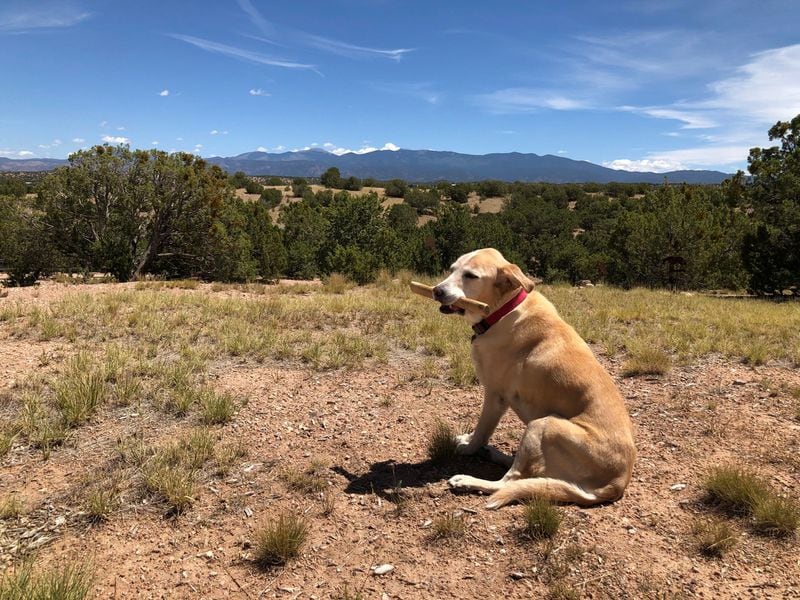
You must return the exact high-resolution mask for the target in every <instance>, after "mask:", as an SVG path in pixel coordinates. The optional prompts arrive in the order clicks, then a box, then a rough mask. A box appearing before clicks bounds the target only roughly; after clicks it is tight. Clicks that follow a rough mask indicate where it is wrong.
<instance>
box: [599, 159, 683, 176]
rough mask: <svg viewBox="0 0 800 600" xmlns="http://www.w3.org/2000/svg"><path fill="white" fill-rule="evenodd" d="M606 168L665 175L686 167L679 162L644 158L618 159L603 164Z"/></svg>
mask: <svg viewBox="0 0 800 600" xmlns="http://www.w3.org/2000/svg"><path fill="white" fill-rule="evenodd" d="M603 166H604V167H608V168H609V169H617V170H619V171H634V172H637V173H641V172H645V171H646V172H652V173H664V172H666V171H678V170H681V169H685V168H686V167H685V166H684V165H683V164H682V163H679V162H675V161H668V160H658V159H649V158H643V159H641V160H631V159H628V158H618V159H617V160H611V161H605V162H603Z"/></svg>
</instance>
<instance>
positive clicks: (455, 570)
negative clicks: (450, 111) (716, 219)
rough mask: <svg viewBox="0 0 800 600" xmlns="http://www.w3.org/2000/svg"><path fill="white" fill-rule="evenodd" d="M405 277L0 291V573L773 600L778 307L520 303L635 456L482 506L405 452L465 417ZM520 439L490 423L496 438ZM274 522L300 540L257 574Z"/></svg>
mask: <svg viewBox="0 0 800 600" xmlns="http://www.w3.org/2000/svg"><path fill="white" fill-rule="evenodd" d="M407 280H408V276H401V277H400V278H399V279H395V280H392V279H391V278H389V277H381V278H379V280H378V283H376V284H374V285H372V286H368V287H364V288H354V287H352V286H351V285H349V284H348V283H347V282H345V281H343V280H342V279H341V278H338V277H335V276H334V277H332V278H331V279H330V280H329V281H327V282H325V283H322V284H320V283H319V282H293V283H290V282H285V283H281V284H279V285H271V286H267V285H260V284H250V285H223V284H202V283H198V282H196V281H182V282H181V281H179V282H159V281H153V282H140V283H131V284H92V285H64V284H55V283H52V282H46V283H44V284H42V285H41V286H39V287H36V288H13V289H8V290H7V292H8V294H7V295H5V296H4V297H0V473H2V476H0V561H2V563H1V564H2V566H3V567H8V566H9V565H18V564H20V561H23V560H25V559H28V560H29V563H30V561H32V564H33V565H34V570H36V569H44V568H46V567H50V568H53V567H55V566H57V565H58V566H63V565H75V566H76V568H79V569H83V570H84V571H86V572H89V573H91V574H92V575H93V577H92V580H91V586H92V589H93V593H94V595H95V596H96V597H98V598H162V597H163V598H253V599H255V598H265V597H268V598H271V597H278V598H320V599H322V598H384V597H387V598H448V597H459V598H487V597H492V598H529V597H550V598H580V597H586V598H634V597H635V598H659V599H662V598H663V599H666V598H690V597H705V598H720V597H737V598H739V597H753V598H773V597H774V598H782V597H791V595H792V594H796V593H797V589H798V587H800V560H798V555H800V552H798V541H797V534H796V533H794V532H793V528H792V527H791V524H792V522H793V521H792V518H793V517H792V515H793V514H794V515H795V517H796V516H797V515H796V513H793V512H792V511H793V510H795V509H796V502H797V501H798V497H800V373H798V366H799V365H800V308H799V307H798V305H797V304H796V303H783V304H773V303H766V302H761V301H753V300H734V299H715V298H707V297H702V296H695V295H689V294H672V293H667V292H654V291H648V290H632V291H629V292H623V291H619V290H615V289H609V288H602V287H597V288H589V289H577V288H568V287H547V286H543V287H542V288H541V291H542V292H543V293H544V294H545V295H546V296H548V297H549V298H550V299H551V300H552V301H553V302H554V304H555V305H556V306H557V308H558V309H559V310H560V312H561V313H562V315H563V316H564V317H565V318H566V319H567V320H568V321H569V322H570V323H572V324H573V325H574V326H575V327H576V329H577V330H578V332H579V333H581V335H583V336H584V337H585V338H586V339H587V340H588V341H589V342H590V344H591V345H592V347H593V349H594V351H595V353H596V354H597V355H598V356H599V357H600V359H601V361H602V362H603V363H604V364H605V365H606V367H607V368H608V369H609V370H610V371H611V373H612V375H613V376H614V378H615V379H616V380H617V381H618V383H619V385H620V388H621V390H622V393H623V396H624V398H625V399H626V402H627V405H628V407H629V410H630V412H631V415H632V417H633V421H634V424H635V427H636V439H637V446H638V451H639V458H638V461H637V465H636V468H635V471H634V479H633V481H632V482H631V485H630V487H629V489H628V492H627V493H626V495H625V497H624V498H623V499H622V500H621V501H619V502H617V503H615V504H611V505H607V506H601V507H597V508H593V509H580V508H577V507H572V506H566V507H561V508H560V509H558V510H559V511H560V512H557V513H555V514H553V513H552V512H551V511H550V509H549V507H546V506H545V507H541V506H530V507H528V506H512V507H507V508H504V509H501V510H500V511H498V512H490V511H486V510H485V509H484V508H483V503H484V500H485V499H484V498H482V497H480V496H478V495H456V494H453V493H452V492H450V491H449V490H448V489H447V486H446V480H447V478H448V477H450V476H451V475H453V474H455V473H457V472H466V473H470V474H474V475H478V476H488V477H499V476H500V475H501V474H502V469H500V467H498V466H496V465H493V464H491V463H489V462H488V461H486V460H484V459H482V458H480V457H478V458H460V457H459V458H446V454H445V455H443V456H445V458H443V459H442V460H438V461H434V460H431V459H429V456H428V444H429V438H430V436H431V435H432V434H433V433H434V432H435V431H436V430H437V428H438V429H439V430H441V429H442V427H444V428H445V429H446V428H448V427H449V428H451V429H453V430H458V429H461V428H463V427H465V426H466V427H468V426H470V425H471V424H474V422H475V420H476V419H477V415H478V412H479V410H480V404H481V397H482V396H481V389H480V387H479V386H478V385H477V384H476V383H475V380H474V372H473V370H472V365H471V362H470V358H469V344H470V343H469V337H470V336H469V334H470V333H471V332H470V331H469V328H468V327H467V326H466V324H465V323H463V321H461V320H459V319H457V318H454V317H444V316H442V315H440V314H439V313H438V311H437V310H436V306H435V305H434V304H433V303H432V302H426V301H425V300H423V299H420V298H419V297H416V296H412V295H411V293H410V292H408V291H407V290H406V283H407ZM521 433H522V428H521V425H520V423H519V421H518V420H517V419H516V417H513V416H512V415H507V416H506V417H505V418H504V419H503V421H502V422H501V424H500V427H499V428H498V431H497V432H496V434H495V436H494V438H493V442H494V443H495V444H496V445H498V446H499V447H500V448H501V449H503V450H505V451H506V452H510V451H513V449H514V445H515V443H516V440H517V439H518V438H519V436H520V434H521ZM727 466H738V467H742V468H744V469H745V470H748V471H752V472H754V473H755V474H756V475H757V477H758V482H757V483H753V484H752V486H751V487H752V488H753V489H754V490H755V491H754V492H752V493H750V494H749V496H746V497H745V499H744V501H743V503H742V504H735V503H734V502H732V501H731V502H729V503H728V504H725V502H727V500H726V501H723V500H724V492H725V490H728V489H729V488H730V487H731V485H730V481H729V480H730V478H731V477H734V479H735V476H736V474H735V473H734V475H730V473H729V472H728V471H724V472H722V473H718V472H715V473H714V474H713V475H714V477H716V479H714V482H715V486H716V487H714V488H713V490H712V491H714V490H716V491H715V492H714V493H715V494H716V496H715V495H713V494H711V492H710V491H709V490H708V489H707V487H710V483H709V478H710V475H712V474H711V473H710V472H711V470H712V469H714V468H715V467H727ZM723 476H727V477H728V479H724V478H723ZM712 479H713V478H712ZM720 481H721V482H722V483H720ZM723 484H724V485H723ZM725 486H727V487H725ZM720 490H722V491H720ZM710 494H711V496H713V497H714V498H716V500H715V501H714V503H713V504H710V503H709V502H708V498H709V497H710ZM769 494H771V495H769ZM754 498H755V499H764V498H766V501H764V502H761V503H760V504H757V503H755V502H751V500H753V499H754ZM765 506H766V507H767V508H764V507H765ZM765 511H767V512H769V514H765ZM775 514H780V515H781V516H782V517H785V519H784V520H783V521H782V523H784V525H786V527H785V528H784V529H780V528H778V527H776V526H775V518H774V516H775ZM290 517H300V519H299V521H300V524H301V525H303V526H305V532H306V533H305V541H304V543H302V544H301V545H300V546H299V549H298V551H297V555H296V556H294V557H290V558H288V562H287V564H286V565H285V566H280V565H277V566H276V565H275V564H274V563H276V562H281V561H282V560H283V558H281V556H283V554H282V553H283V552H284V551H286V555H287V556H289V555H290V554H291V553H290V552H288V551H287V548H289V546H290V545H291V544H289V542H290V541H291V540H290V539H289V538H292V539H294V538H293V536H288V537H287V538H286V539H282V540H277V541H280V542H281V543H280V544H278V543H277V541H276V539H275V537H274V527H275V526H276V525H277V524H281V526H282V527H283V528H284V529H281V530H280V531H281V532H282V533H286V526H287V523H288V521H287V519H288V518H290ZM279 519H282V520H279ZM270 527H273V529H272V530H270V529H269V528H270ZM795 527H796V522H795ZM270 531H273V535H272V537H270V535H271V534H270ZM296 533H297V536H294V537H296V538H297V540H300V539H301V538H302V537H303V536H301V535H300V533H301V532H299V531H297V532H296ZM276 548H277V550H276ZM384 564H391V565H392V566H393V567H394V568H393V569H392V570H389V571H388V572H386V573H385V574H381V575H376V574H374V573H373V570H372V568H373V567H376V566H379V565H384ZM84 571H81V572H84ZM11 572H12V571H11V570H8V571H7V574H8V573H11ZM2 585H3V584H0V590H2V589H3V588H2V587H1V586H2ZM0 596H2V593H0Z"/></svg>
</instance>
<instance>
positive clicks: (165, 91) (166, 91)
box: [158, 89, 169, 97]
mask: <svg viewBox="0 0 800 600" xmlns="http://www.w3.org/2000/svg"><path fill="white" fill-rule="evenodd" d="M158 95H159V96H164V97H166V96H169V90H166V89H164V90H161V91H160V92H158Z"/></svg>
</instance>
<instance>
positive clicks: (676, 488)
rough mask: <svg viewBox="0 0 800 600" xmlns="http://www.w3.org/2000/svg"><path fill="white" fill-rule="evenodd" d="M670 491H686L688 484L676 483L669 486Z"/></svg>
mask: <svg viewBox="0 0 800 600" xmlns="http://www.w3.org/2000/svg"><path fill="white" fill-rule="evenodd" d="M669 489H670V490H672V491H673V492H680V491H681V490H684V489H686V484H685V483H674V484H672V485H671V486H669Z"/></svg>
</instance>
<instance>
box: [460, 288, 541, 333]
mask: <svg viewBox="0 0 800 600" xmlns="http://www.w3.org/2000/svg"><path fill="white" fill-rule="evenodd" d="M527 297H528V292H526V291H525V288H522V289H521V290H520V291H519V294H517V295H516V296H514V297H513V298H512V299H511V300H509V301H508V302H506V303H505V304H503V306H501V307H500V308H498V309H497V310H496V311H494V312H493V313H492V314H490V315H489V316H488V317H486V318H485V319H482V320H481V321H480V322H479V323H475V325H473V326H472V330H473V331H474V332H475V336H478V335H481V334H483V333H486V332H487V331H489V328H490V327H491V326H492V325H494V324H495V323H497V322H498V321H499V320H500V319H502V318H503V317H505V316H506V315H507V314H508V313H510V312H511V311H512V310H514V309H515V308H517V307H518V306H519V305H520V304H522V302H523V301H524V300H525V298H527ZM472 339H473V340H474V339H475V337H474V336H473V338H472Z"/></svg>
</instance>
